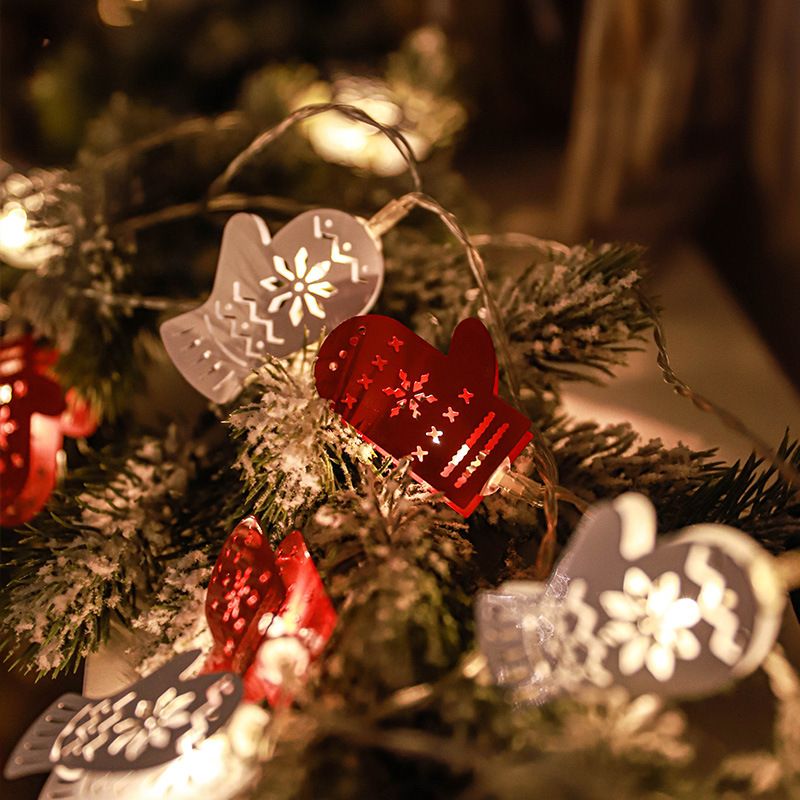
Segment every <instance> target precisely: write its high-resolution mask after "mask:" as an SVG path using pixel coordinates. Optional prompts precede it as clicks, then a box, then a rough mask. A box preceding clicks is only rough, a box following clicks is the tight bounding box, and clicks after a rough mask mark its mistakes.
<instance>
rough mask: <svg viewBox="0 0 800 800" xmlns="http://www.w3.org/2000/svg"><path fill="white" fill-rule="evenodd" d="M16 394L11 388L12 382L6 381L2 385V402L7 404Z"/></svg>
mask: <svg viewBox="0 0 800 800" xmlns="http://www.w3.org/2000/svg"><path fill="white" fill-rule="evenodd" d="M13 396H14V392H13V390H12V389H11V384H10V383H4V384H3V385H2V386H0V403H2V404H4V405H5V404H6V403H10V402H11V398H12V397H13Z"/></svg>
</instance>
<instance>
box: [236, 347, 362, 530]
mask: <svg viewBox="0 0 800 800" xmlns="http://www.w3.org/2000/svg"><path fill="white" fill-rule="evenodd" d="M247 398H250V399H249V400H248V399H245V400H244V402H243V404H242V405H241V406H240V407H239V408H238V409H237V410H236V411H234V412H233V413H232V414H231V416H230V418H229V420H228V422H229V425H230V427H231V431H232V434H233V437H234V439H235V441H237V442H238V444H239V457H238V460H237V462H236V464H237V467H238V468H239V470H240V472H241V476H242V480H243V481H244V484H245V487H246V495H245V498H244V501H243V502H244V505H245V506H246V507H247V508H248V509H250V510H251V511H252V513H254V514H257V515H258V516H259V517H260V518H261V519H262V521H263V522H264V524H265V525H267V526H268V527H272V526H275V527H276V534H277V533H280V532H281V529H282V528H284V527H285V526H287V525H298V524H300V523H301V522H302V520H303V519H304V518H305V517H306V516H307V515H308V514H309V512H310V511H313V510H314V508H316V507H317V506H319V505H320V504H321V503H323V502H324V501H325V500H327V499H328V497H330V495H332V494H333V493H334V492H336V491H339V490H342V489H346V490H351V489H353V488H354V486H355V480H356V477H357V474H356V472H355V470H354V465H355V464H356V463H359V462H361V463H372V462H373V460H374V458H375V456H374V453H373V450H372V448H371V447H370V446H368V445H365V444H364V443H363V441H362V440H361V439H360V438H358V436H357V435H356V434H355V433H354V432H353V430H352V429H351V428H349V427H348V426H347V425H345V424H344V423H343V422H342V421H341V420H340V419H339V418H338V417H337V416H335V415H334V414H333V413H332V412H331V411H330V409H329V408H328V403H327V402H326V401H325V400H323V399H321V398H320V397H319V396H318V395H317V393H316V389H315V387H314V376H313V357H312V355H311V354H310V353H305V352H303V353H301V354H300V355H299V356H297V357H296V358H295V359H294V361H293V362H292V363H290V364H287V363H284V362H282V361H280V360H279V359H274V358H271V359H269V360H268V361H267V363H266V364H265V365H264V366H263V367H262V368H260V369H259V370H258V371H257V372H256V373H255V376H254V382H253V384H252V385H251V387H250V389H249V390H248V394H247Z"/></svg>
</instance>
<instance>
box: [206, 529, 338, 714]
mask: <svg viewBox="0 0 800 800" xmlns="http://www.w3.org/2000/svg"><path fill="white" fill-rule="evenodd" d="M206 619H207V620H208V627H209V628H210V630H211V634H212V636H213V638H214V649H213V650H212V651H211V654H210V655H209V657H208V660H207V662H206V666H205V669H204V671H205V672H218V671H219V670H221V669H222V670H230V671H232V672H236V673H238V674H240V675H244V685H245V698H246V699H248V700H252V701H259V700H262V699H266V700H267V701H268V702H269V703H270V704H271V705H276V704H279V703H281V702H285V701H286V700H288V693H287V687H286V686H285V678H286V676H287V674H288V672H292V673H294V676H295V677H300V676H301V675H302V673H303V672H304V671H305V669H306V667H307V666H308V664H309V663H310V662H311V661H312V660H314V659H315V658H317V657H318V656H319V655H320V653H321V652H322V650H323V649H324V647H325V644H326V643H327V641H328V639H329V638H330V636H331V633H332V632H333V628H334V626H335V625H336V612H335V611H334V609H333V606H332V605H331V602H330V600H329V599H328V595H327V594H326V592H325V588H324V586H323V584H322V580H321V579H320V577H319V573H318V572H317V570H316V567H315V566H314V563H313V562H312V560H311V556H310V554H309V552H308V549H307V548H306V545H305V542H304V541H303V537H302V535H301V534H300V532H299V531H294V532H293V533H290V534H289V535H288V536H287V537H286V538H285V539H284V540H283V542H281V544H280V545H279V547H278V548H277V550H275V551H273V550H272V547H271V546H270V543H269V540H268V539H267V537H266V536H265V535H264V533H263V532H262V530H261V527H260V526H259V524H258V522H257V521H256V519H255V518H254V517H247V518H245V519H244V520H242V522H240V523H239V524H238V525H237V526H236V528H235V529H234V531H233V533H231V535H230V536H229V537H228V539H227V540H226V541H225V544H224V545H223V548H222V552H221V553H220V556H219V558H218V559H217V563H216V565H215V566H214V570H213V572H212V573H211V580H210V582H209V585H208V592H207V594H206ZM287 671H288V672H287Z"/></svg>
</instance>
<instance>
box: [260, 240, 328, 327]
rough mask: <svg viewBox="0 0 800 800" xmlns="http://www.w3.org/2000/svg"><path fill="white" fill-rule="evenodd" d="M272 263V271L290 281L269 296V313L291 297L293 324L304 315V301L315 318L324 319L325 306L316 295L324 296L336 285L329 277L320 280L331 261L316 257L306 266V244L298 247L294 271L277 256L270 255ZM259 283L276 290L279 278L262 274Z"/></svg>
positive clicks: (290, 310) (325, 273) (295, 324)
mask: <svg viewBox="0 0 800 800" xmlns="http://www.w3.org/2000/svg"><path fill="white" fill-rule="evenodd" d="M272 263H273V264H274V265H275V271H276V272H277V273H278V274H279V275H280V276H281V277H283V278H285V279H286V280H287V281H288V282H289V286H290V288H289V289H288V290H287V291H285V292H282V293H281V294H279V295H276V296H275V297H273V298H272V301H271V302H270V304H269V308H268V309H267V310H268V311H269V313H270V314H274V313H275V312H276V311H278V310H280V308H281V307H282V306H283V305H284V303H286V302H288V301H290V300H291V306H290V307H289V321H290V322H291V323H292V325H293V326H294V327H295V328H296V327H297V326H298V325H299V324H300V322H301V321H302V319H303V317H304V316H305V311H304V310H303V304H305V307H306V309H307V310H308V313H309V314H312V315H313V316H315V317H316V318H317V319H325V309H324V308H323V307H322V306H321V305H320V303H319V300H318V299H317V298H323V299H326V300H327V299H328V298H329V297H332V296H333V295H334V294H336V287H335V286H334V285H333V284H332V283H331V282H330V281H327V280H323V279H324V278H325V277H327V275H328V272H329V271H330V268H331V262H330V261H319V262H317V263H316V264H314V265H313V266H312V267H310V268H309V266H308V250H307V249H306V248H305V247H301V248H300V249H299V250H298V251H297V253H296V254H295V257H294V272H293V271H292V270H291V269H290V268H289V266H288V265H287V263H286V261H285V260H284V259H283V258H281V257H280V256H273V257H272ZM259 283H260V285H261V286H263V287H264V288H265V289H266V290H267V291H268V292H276V291H277V290H278V286H279V281H278V278H277V277H275V276H274V275H271V276H270V277H269V278H264V280H262V281H260V282H259Z"/></svg>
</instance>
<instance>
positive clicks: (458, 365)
mask: <svg viewBox="0 0 800 800" xmlns="http://www.w3.org/2000/svg"><path fill="white" fill-rule="evenodd" d="M314 376H315V378H316V382H317V391H318V392H319V394H320V395H321V396H322V397H324V398H327V399H329V400H331V407H332V408H333V409H334V411H336V412H338V413H339V414H341V416H342V418H343V419H344V420H345V421H346V422H349V423H350V424H351V425H352V426H353V427H354V428H355V429H356V430H357V431H358V432H359V433H360V434H361V435H362V436H363V437H364V438H365V439H367V440H368V441H370V442H372V444H374V445H375V446H376V447H377V448H378V449H379V450H380V451H382V452H384V453H386V454H388V455H390V456H391V457H392V458H395V459H400V458H403V457H404V456H411V458H412V474H413V475H414V477H415V478H416V479H417V480H418V481H420V482H422V483H425V484H428V485H429V486H431V487H432V488H433V489H434V490H436V491H438V492H441V493H442V494H443V495H444V496H445V499H446V500H447V502H448V503H449V505H450V506H451V507H452V508H454V509H455V510H456V511H458V512H459V513H460V514H463V515H464V516H465V517H466V516H469V515H470V514H471V513H472V512H473V511H474V510H475V508H476V507H477V506H478V504H479V503H480V501H481V499H482V498H483V495H484V494H485V493H486V485H487V483H488V482H489V481H490V479H491V478H492V477H493V476H494V474H495V473H496V471H497V470H498V469H499V468H500V467H501V466H503V464H504V463H505V462H506V459H508V460H509V461H513V460H514V459H515V458H516V457H517V456H518V455H519V453H520V451H521V450H522V448H523V447H525V445H526V444H527V443H528V442H529V441H530V440H531V438H532V435H531V433H530V430H529V428H530V421H529V420H528V419H526V418H525V416H523V415H522V414H521V413H520V412H518V411H516V410H515V409H513V408H512V407H511V406H509V405H508V404H507V403H505V402H504V401H503V400H501V399H500V398H499V397H498V396H497V358H496V357H495V353H494V346H493V344H492V339H491V337H490V336H489V332H488V331H487V330H486V328H485V327H484V325H483V324H482V323H481V322H480V320H477V319H472V318H471V319H465V320H463V321H462V322H461V323H460V324H459V325H458V327H457V328H456V329H455V331H454V332H453V338H452V339H451V341H450V352H449V353H448V354H447V355H444V354H443V353H441V352H439V350H437V349H436V348H435V347H432V346H431V345H430V344H428V343H427V342H426V341H425V340H424V339H421V338H420V337H419V336H417V335H416V334H415V333H412V332H411V331H410V330H409V329H408V328H406V327H405V325H402V324H401V323H399V322H397V320H394V319H391V318H389V317H383V316H380V315H378V314H368V315H365V316H361V317H353V318H352V319H349V320H347V321H346V322H343V323H342V324H341V325H339V326H338V327H337V328H336V329H334V330H333V331H332V332H331V334H330V335H329V336H328V338H327V339H325V341H324V342H323V344H322V347H321V349H320V353H319V358H318V359H317V363H316V366H315V369H314Z"/></svg>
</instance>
